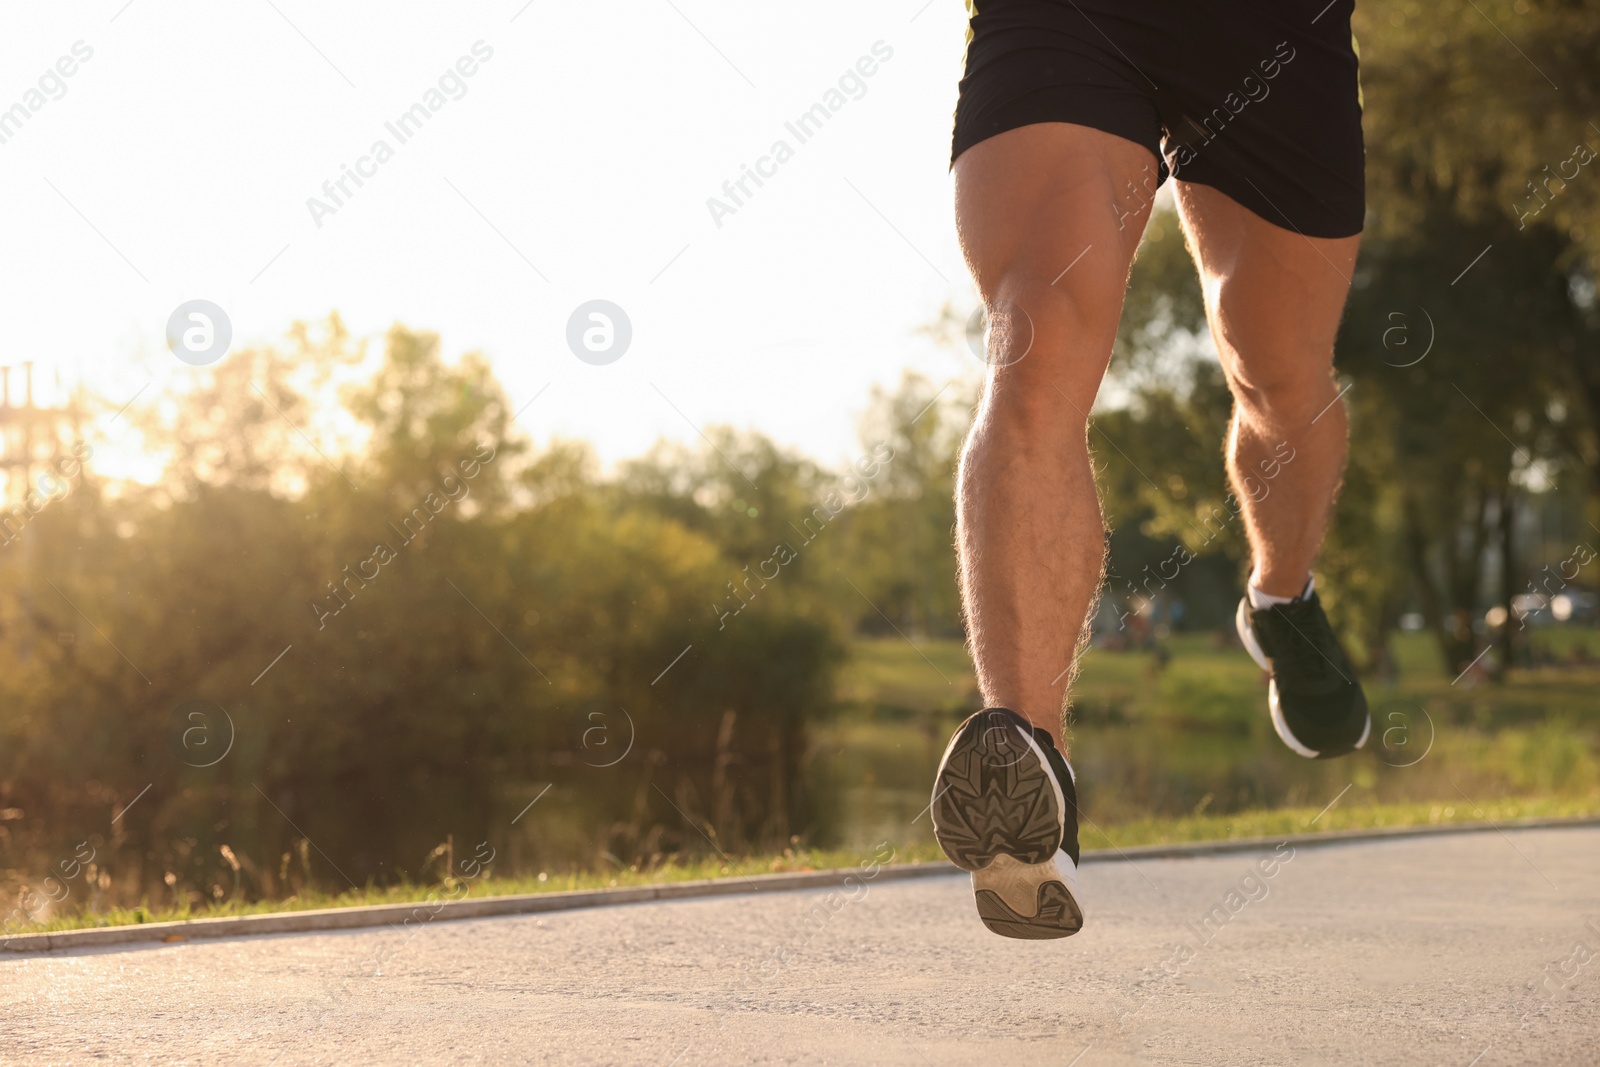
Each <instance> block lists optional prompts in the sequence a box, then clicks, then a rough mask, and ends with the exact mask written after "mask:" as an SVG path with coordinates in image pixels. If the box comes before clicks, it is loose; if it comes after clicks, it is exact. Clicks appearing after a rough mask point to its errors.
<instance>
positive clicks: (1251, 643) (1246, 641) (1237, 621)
mask: <svg viewBox="0 0 1600 1067" xmlns="http://www.w3.org/2000/svg"><path fill="white" fill-rule="evenodd" d="M1248 611H1249V608H1248V606H1247V601H1244V600H1241V601H1239V610H1238V611H1237V612H1236V613H1235V614H1234V617H1233V625H1234V629H1236V630H1238V631H1239V641H1240V642H1241V643H1242V644H1243V645H1244V650H1245V651H1246V652H1248V653H1249V654H1250V658H1251V659H1253V660H1255V661H1256V665H1257V666H1258V667H1260V668H1261V669H1262V670H1264V671H1266V672H1267V673H1268V674H1271V673H1272V665H1271V664H1270V663H1269V662H1267V656H1266V653H1265V652H1263V651H1261V645H1260V643H1259V642H1257V641H1256V634H1255V631H1254V630H1252V629H1251V628H1250V618H1249V615H1248V614H1247V613H1248ZM1267 707H1268V709H1269V710H1270V711H1271V712H1272V729H1273V732H1274V733H1276V734H1277V735H1278V740H1280V741H1282V742H1283V743H1284V744H1285V745H1288V746H1289V750H1290V751H1291V752H1293V753H1295V754H1296V755H1298V756H1304V757H1305V758H1306V759H1336V758H1337V757H1339V756H1348V755H1349V754H1350V753H1352V752H1354V751H1355V750H1356V749H1358V748H1360V747H1362V746H1363V745H1365V744H1366V743H1367V738H1368V737H1369V736H1370V735H1371V734H1372V716H1371V715H1368V716H1367V722H1366V725H1365V726H1363V727H1362V728H1361V738H1360V740H1358V741H1357V742H1356V743H1355V744H1354V745H1352V746H1351V747H1350V748H1345V749H1340V750H1339V751H1337V752H1318V751H1317V750H1316V749H1314V748H1307V747H1306V746H1305V745H1303V744H1301V743H1300V739H1299V738H1297V737H1295V736H1294V734H1293V732H1291V731H1290V729H1289V721H1288V720H1287V719H1285V718H1284V717H1283V705H1282V704H1281V703H1279V701H1278V679H1277V678H1273V679H1272V680H1271V682H1270V683H1269V684H1268V686H1267Z"/></svg>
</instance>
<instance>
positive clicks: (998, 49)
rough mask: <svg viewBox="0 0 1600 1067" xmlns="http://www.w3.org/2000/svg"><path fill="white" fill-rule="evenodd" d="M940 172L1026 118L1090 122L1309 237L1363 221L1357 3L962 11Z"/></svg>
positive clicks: (1026, 0)
mask: <svg viewBox="0 0 1600 1067" xmlns="http://www.w3.org/2000/svg"><path fill="white" fill-rule="evenodd" d="M968 7H969V9H971V10H972V22H971V29H970V37H969V40H968V42H967V61H966V75H965V77H963V78H962V79H961V97H960V102H959V103H958V104H957V106H956V120H955V143H954V145H953V149H952V152H951V156H950V158H951V162H952V164H953V163H954V161H955V159H956V157H957V156H960V155H961V153H962V152H964V151H966V150H967V149H968V148H971V147H972V146H973V145H975V144H977V143H978V142H979V141H982V140H984V139H985V138H988V137H993V136H994V135H995V134H997V133H1003V132H1004V131H1006V130H1010V129H1015V128H1017V127H1019V126H1029V125H1032V124H1034V123H1038V122H1071V123H1076V124H1077V125H1080V126H1090V127H1093V128H1094V129H1097V130H1103V131H1105V132H1106V133H1111V134H1115V135H1116V136H1118V137H1124V138H1126V139H1128V140H1130V141H1133V142H1135V143H1136V144H1141V145H1144V146H1145V147H1147V148H1149V149H1150V151H1151V152H1153V153H1155V156H1156V160H1157V162H1156V164H1155V167H1154V169H1155V171H1156V173H1154V174H1152V175H1151V179H1150V180H1149V182H1148V185H1149V188H1150V190H1151V191H1152V192H1153V191H1154V189H1155V187H1156V186H1157V185H1159V184H1160V183H1161V182H1162V181H1165V180H1166V178H1167V176H1168V174H1169V173H1170V174H1171V176H1172V177H1174V178H1176V179H1178V180H1179V181H1186V182H1198V183H1200V184H1202V185H1209V186H1212V187H1213V188H1215V189H1218V190H1220V191H1222V192H1223V193H1225V194H1227V195H1228V196H1230V197H1232V198H1233V199H1234V200H1236V201H1238V202H1239V203H1241V204H1243V205H1244V206H1245V207H1247V208H1249V209H1250V210H1251V211H1253V212H1255V213H1256V214H1257V215H1259V216H1261V217H1262V218H1263V219H1266V220H1267V221H1268V222H1271V223H1273V224H1275V225H1278V226H1282V227H1284V228H1285V229H1290V230H1296V231H1298V232H1300V233H1303V234H1307V235H1310V236H1313V237H1348V236H1350V235H1352V234H1356V233H1360V232H1361V222H1362V215H1363V213H1364V212H1365V210H1366V203H1365V182H1364V179H1363V163H1364V161H1365V149H1364V148H1363V147H1362V142H1361V84H1360V76H1359V71H1358V61H1357V54H1356V46H1355V39H1354V37H1352V36H1351V33H1350V13H1351V11H1352V10H1353V9H1354V7H1355V2H1354V0H1333V2H1332V3H1329V2H1328V0H1254V2H1252V0H1169V2H1162V0H968Z"/></svg>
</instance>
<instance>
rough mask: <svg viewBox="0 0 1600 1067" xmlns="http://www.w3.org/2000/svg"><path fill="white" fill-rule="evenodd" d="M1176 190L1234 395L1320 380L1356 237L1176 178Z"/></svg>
mask: <svg viewBox="0 0 1600 1067" xmlns="http://www.w3.org/2000/svg"><path fill="white" fill-rule="evenodd" d="M1176 193H1177V200H1178V210H1179V213H1180V214H1181V216H1182V218H1183V226H1184V232H1185V234H1186V235H1187V237H1188V241H1189V248H1190V250H1191V251H1192V252H1193V254H1194V258H1195V266H1196V267H1197V268H1198V269H1199V272H1200V281H1201V286H1202V288H1203V289H1204V291H1205V299H1206V314H1207V317H1208V318H1209V319H1210V322H1211V334H1212V337H1213V338H1214V339H1215V340H1216V343H1217V351H1218V354H1219V355H1220V357H1221V359H1222V366H1223V370H1224V371H1225V372H1226V373H1227V375H1228V379H1229V381H1230V383H1231V384H1233V385H1234V387H1235V391H1238V390H1239V389H1240V388H1244V389H1263V390H1270V389H1272V388H1273V387H1274V386H1276V385H1289V384H1293V383H1302V384H1303V383H1305V382H1308V381H1311V380H1313V379H1316V378H1319V377H1320V378H1321V379H1322V380H1323V381H1326V378H1327V374H1328V370H1329V367H1330V366H1331V364H1332V361H1333V340H1334V335H1335V334H1336V333H1337V332H1338V329H1339V317H1340V315H1341V314H1342V313H1343V311H1344V302H1345V296H1346V295H1347V293H1348V292H1349V288H1350V275H1351V272H1352V271H1353V270H1354V269H1355V262H1356V252H1357V249H1358V247H1359V246H1360V243H1361V237H1360V235H1359V234H1358V235H1356V236H1354V237H1334V238H1327V237H1308V236H1305V235H1303V234H1299V233H1295V232H1294V231H1292V230H1286V229H1284V228H1282V227H1280V226H1274V225H1273V224H1271V223H1269V222H1267V221H1265V220H1264V219H1262V218H1261V216H1259V215H1257V214H1256V213H1255V212H1253V211H1251V210H1250V209H1248V208H1246V207H1244V206H1243V205H1241V204H1239V203H1238V202H1237V201H1235V200H1233V199H1231V198H1230V197H1228V196H1227V195H1226V194H1225V193H1222V192H1220V191H1218V190H1217V189H1215V188H1212V187H1211V186H1208V185H1199V184H1195V183H1192V182H1183V181H1180V182H1178V183H1177V188H1176Z"/></svg>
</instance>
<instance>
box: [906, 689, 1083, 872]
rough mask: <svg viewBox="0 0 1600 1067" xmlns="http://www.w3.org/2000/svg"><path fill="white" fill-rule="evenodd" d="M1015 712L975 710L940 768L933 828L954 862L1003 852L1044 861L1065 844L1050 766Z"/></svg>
mask: <svg viewBox="0 0 1600 1067" xmlns="http://www.w3.org/2000/svg"><path fill="white" fill-rule="evenodd" d="M1021 729H1022V728H1021V726H1020V725H1018V724H1017V723H1016V722H1015V721H1014V720H1011V719H1009V718H1008V719H1006V720H998V719H987V718H985V716H984V715H981V714H980V715H978V716H974V717H973V718H972V719H970V720H968V721H967V723H966V724H965V725H963V727H962V730H961V735H960V736H959V738H958V739H957V740H956V742H955V744H954V746H953V747H952V748H951V750H950V753H949V756H948V758H947V759H946V760H945V763H944V765H943V766H942V767H941V768H940V775H939V780H938V782H937V783H936V786H935V789H936V793H935V795H936V799H935V801H934V803H933V829H934V836H935V837H936V838H938V841H939V845H940V847H941V848H943V849H944V853H945V855H946V856H949V857H950V861H951V862H952V863H954V864H955V865H956V866H957V867H960V868H962V869H963V870H968V871H978V870H982V869H983V868H985V867H987V866H988V865H989V864H990V863H992V862H993V861H994V858H995V857H996V856H999V855H1007V856H1013V857H1015V858H1016V859H1018V860H1020V861H1022V862H1023V863H1043V862H1045V861H1046V860H1048V859H1050V858H1051V857H1052V856H1054V855H1055V853H1056V849H1057V848H1059V847H1060V845H1061V814H1060V809H1059V807H1058V805H1057V801H1056V790H1055V787H1054V786H1053V785H1052V784H1051V781H1050V774H1051V771H1050V768H1049V767H1048V766H1047V765H1046V764H1045V763H1044V762H1043V761H1041V760H1040V759H1039V757H1038V756H1037V755H1036V754H1035V752H1034V750H1033V749H1032V748H1031V747H1029V746H1028V744H1027V742H1026V741H1024V740H1023V739H1022V737H1021V735H1020V731H1021Z"/></svg>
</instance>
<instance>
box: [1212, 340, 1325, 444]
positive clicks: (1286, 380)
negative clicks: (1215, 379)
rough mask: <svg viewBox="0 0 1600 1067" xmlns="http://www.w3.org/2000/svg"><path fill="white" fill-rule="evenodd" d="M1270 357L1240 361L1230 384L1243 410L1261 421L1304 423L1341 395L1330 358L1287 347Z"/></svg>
mask: <svg viewBox="0 0 1600 1067" xmlns="http://www.w3.org/2000/svg"><path fill="white" fill-rule="evenodd" d="M1280 351H1282V352H1283V353H1284V354H1283V355H1281V356H1278V357H1277V358H1275V359H1272V360H1268V361H1256V362H1254V363H1244V362H1242V361H1241V362H1240V363H1239V364H1238V365H1236V367H1235V368H1234V370H1233V372H1232V373H1231V374H1229V376H1228V378H1229V386H1230V387H1231V388H1232V390H1233V398H1234V401H1235V403H1236V404H1237V405H1238V407H1239V409H1240V411H1241V412H1242V413H1243V414H1244V415H1246V416H1247V417H1250V418H1252V419H1254V420H1255V421H1257V422H1262V423H1267V424H1270V425H1273V426H1283V427H1302V426H1305V425H1307V424H1308V423H1310V422H1311V421H1312V420H1313V419H1315V418H1317V416H1319V415H1321V414H1322V413H1323V412H1325V411H1327V410H1328V407H1329V405H1330V404H1331V403H1332V402H1333V400H1334V398H1335V397H1336V396H1338V392H1339V391H1338V387H1337V386H1336V385H1335V383H1334V378H1333V369H1332V367H1331V366H1330V365H1329V363H1328V362H1327V361H1326V360H1323V359H1320V358H1312V357H1310V356H1309V355H1308V356H1304V357H1302V356H1300V355H1299V354H1298V353H1296V352H1295V351H1294V350H1293V349H1290V348H1285V349H1283V350H1280Z"/></svg>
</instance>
